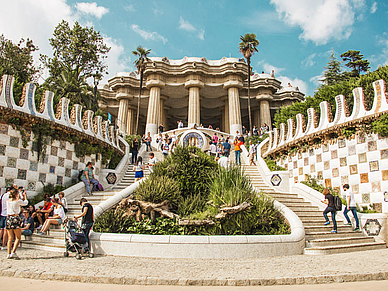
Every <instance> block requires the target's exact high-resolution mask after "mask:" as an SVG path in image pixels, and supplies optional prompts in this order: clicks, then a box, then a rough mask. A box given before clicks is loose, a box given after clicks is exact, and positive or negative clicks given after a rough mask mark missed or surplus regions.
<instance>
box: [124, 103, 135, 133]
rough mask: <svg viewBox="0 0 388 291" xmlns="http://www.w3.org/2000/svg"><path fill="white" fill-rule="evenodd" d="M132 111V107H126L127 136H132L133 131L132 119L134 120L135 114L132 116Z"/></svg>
mask: <svg viewBox="0 0 388 291" xmlns="http://www.w3.org/2000/svg"><path fill="white" fill-rule="evenodd" d="M134 112H135V111H134V110H133V108H132V107H128V111H127V120H126V122H127V124H126V133H127V134H133V131H134V127H133V121H134V119H135V118H136V116H135V114H134Z"/></svg>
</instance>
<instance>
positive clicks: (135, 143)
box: [131, 137, 139, 164]
mask: <svg viewBox="0 0 388 291" xmlns="http://www.w3.org/2000/svg"><path fill="white" fill-rule="evenodd" d="M138 150H139V142H138V140H137V137H135V139H134V140H133V141H132V142H131V153H132V158H131V162H132V164H134V163H136V161H137V153H138Z"/></svg>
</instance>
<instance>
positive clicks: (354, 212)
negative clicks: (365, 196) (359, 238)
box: [344, 207, 360, 228]
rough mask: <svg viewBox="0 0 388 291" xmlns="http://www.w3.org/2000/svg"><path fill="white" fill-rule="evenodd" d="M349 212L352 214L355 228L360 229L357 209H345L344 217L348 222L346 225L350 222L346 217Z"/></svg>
mask: <svg viewBox="0 0 388 291" xmlns="http://www.w3.org/2000/svg"><path fill="white" fill-rule="evenodd" d="M349 210H350V211H351V212H352V213H353V217H354V219H355V220H356V228H359V227H360V223H359V221H358V215H357V207H350V209H349V208H348V207H345V210H344V216H345V218H346V220H347V221H348V223H351V222H350V218H349V216H348V212H349Z"/></svg>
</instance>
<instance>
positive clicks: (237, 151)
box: [233, 136, 242, 165]
mask: <svg viewBox="0 0 388 291" xmlns="http://www.w3.org/2000/svg"><path fill="white" fill-rule="evenodd" d="M233 144H234V155H235V158H236V164H238V165H241V144H242V142H241V141H240V140H238V139H237V136H236V137H235V138H234V142H233Z"/></svg>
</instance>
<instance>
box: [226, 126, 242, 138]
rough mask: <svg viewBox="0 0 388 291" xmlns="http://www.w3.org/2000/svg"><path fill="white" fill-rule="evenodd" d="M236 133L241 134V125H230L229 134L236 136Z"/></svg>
mask: <svg viewBox="0 0 388 291" xmlns="http://www.w3.org/2000/svg"><path fill="white" fill-rule="evenodd" d="M236 131H238V132H239V134H241V133H242V125H241V124H231V125H230V132H229V133H230V134H232V135H233V136H236Z"/></svg>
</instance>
